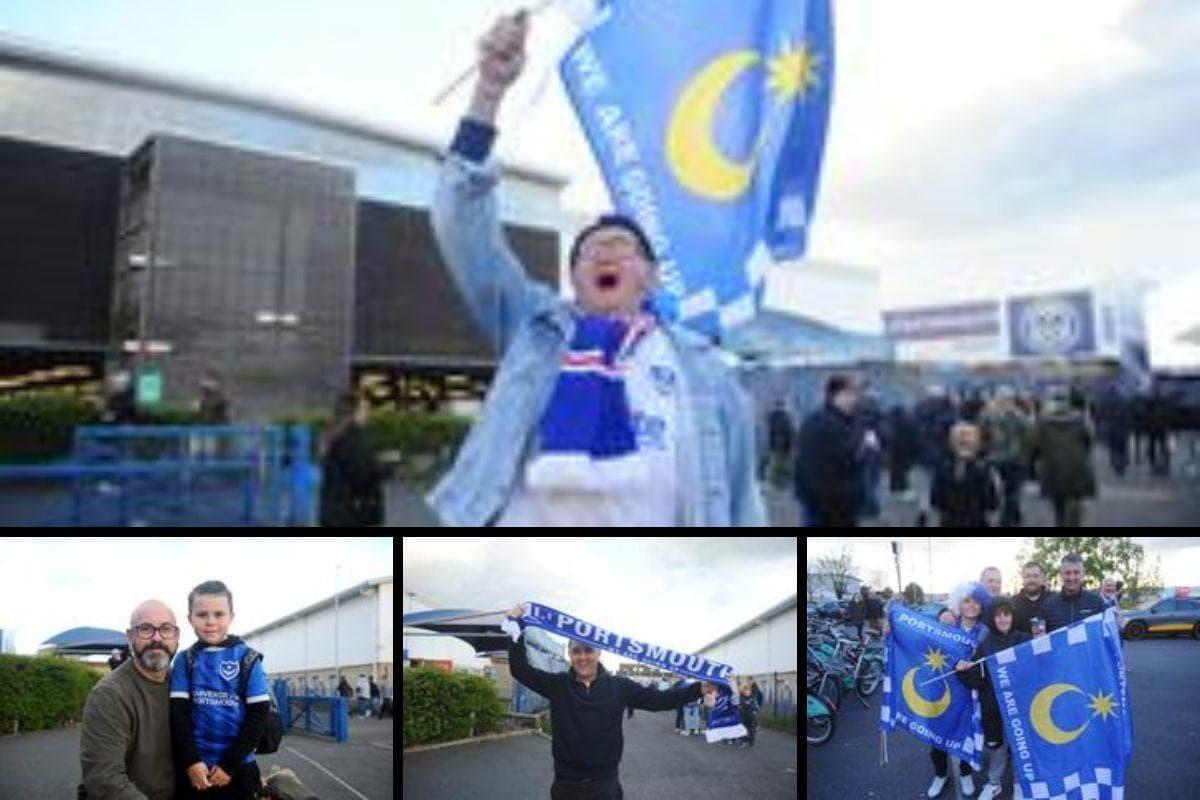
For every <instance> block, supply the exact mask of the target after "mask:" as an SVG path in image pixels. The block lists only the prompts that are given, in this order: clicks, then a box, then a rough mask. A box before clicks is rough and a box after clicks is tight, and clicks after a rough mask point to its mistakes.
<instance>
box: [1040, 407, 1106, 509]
mask: <svg viewBox="0 0 1200 800" xmlns="http://www.w3.org/2000/svg"><path fill="white" fill-rule="evenodd" d="M1033 456H1034V458H1035V459H1036V460H1037V463H1038V477H1039V478H1040V479H1041V484H1042V495H1043V496H1044V497H1059V498H1064V499H1068V500H1072V499H1082V498H1085V497H1095V496H1096V472H1095V469H1094V468H1093V467H1092V432H1091V429H1090V428H1089V426H1088V423H1087V420H1086V418H1085V417H1084V416H1083V415H1082V414H1080V413H1079V412H1077V411H1067V412H1064V413H1061V414H1047V415H1046V416H1044V417H1043V418H1042V419H1041V420H1040V421H1039V422H1038V424H1037V427H1036V429H1035V432H1034V437H1033Z"/></svg>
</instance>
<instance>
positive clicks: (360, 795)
mask: <svg viewBox="0 0 1200 800" xmlns="http://www.w3.org/2000/svg"><path fill="white" fill-rule="evenodd" d="M283 749H284V750H287V751H288V752H289V753H295V754H296V755H298V756H300V757H301V758H303V759H304V760H305V761H307V762H308V763H310V764H312V765H313V766H314V767H316V768H317V769H319V770H321V772H324V773H325V774H326V775H328V776H329V777H331V778H333V779H334V780H335V781H337V782H338V783H340V784H341V785H342V786H345V787H346V788H347V789H348V790H350V793H351V794H353V795H354V796H355V797H358V798H361V800H370V798H369V797H367V796H366V795H365V794H363V793H362V792H360V791H359V790H358V789H355V788H354V787H353V786H351V785H350V784H348V783H346V782H345V781H344V780H342V779H341V778H339V777H338V776H337V775H334V774H333V773H332V772H330V771H329V770H327V769H326V768H325V767H323V766H321V765H320V764H318V763H317V762H316V761H313V760H312V759H311V758H309V757H308V756H306V755H304V753H301V752H300V751H299V750H297V749H295V748H293V747H288V746H287V745H284V746H283Z"/></svg>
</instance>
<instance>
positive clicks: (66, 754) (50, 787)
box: [0, 719, 395, 800]
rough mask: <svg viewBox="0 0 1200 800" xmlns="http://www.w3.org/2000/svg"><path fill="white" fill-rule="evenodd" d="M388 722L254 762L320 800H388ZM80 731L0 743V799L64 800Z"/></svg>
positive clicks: (299, 740) (75, 777)
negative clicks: (287, 772)
mask: <svg viewBox="0 0 1200 800" xmlns="http://www.w3.org/2000/svg"><path fill="white" fill-rule="evenodd" d="M392 726H393V723H392V720H390V719H389V720H383V721H376V720H373V719H367V720H359V719H351V720H350V741H349V742H347V743H346V744H335V743H332V742H328V741H323V740H319V739H315V738H312V737H307V736H303V735H299V734H289V735H287V736H285V737H284V739H283V746H282V747H281V748H280V751H279V752H278V753H275V754H274V755H269V756H259V757H258V763H259V768H260V769H261V770H262V773H263V775H264V776H265V775H267V774H268V773H269V772H270V771H271V765H273V764H278V765H279V766H280V767H287V768H289V769H292V770H294V771H295V773H296V775H297V776H299V778H300V780H301V781H303V782H304V783H305V785H307V786H308V787H309V788H310V789H312V790H313V792H315V793H316V795H317V797H319V798H320V799H321V800H391V798H392V797H393V793H394V791H395V789H394V788H393V785H392V773H393V769H394V766H395V762H394V756H393V755H392ZM79 781H80V773H79V730H78V729H77V728H75V729H66V730H54V731H39V732H37V733H28V734H21V735H18V736H6V737H0V798H5V800H8V799H9V798H13V799H14V800H15V799H16V798H20V800H63V798H73V797H75V787H76V786H78V785H79Z"/></svg>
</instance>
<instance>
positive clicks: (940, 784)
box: [925, 775, 946, 800]
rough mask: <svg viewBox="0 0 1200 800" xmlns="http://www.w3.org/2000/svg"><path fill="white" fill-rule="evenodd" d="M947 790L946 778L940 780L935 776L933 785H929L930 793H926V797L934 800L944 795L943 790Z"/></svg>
mask: <svg viewBox="0 0 1200 800" xmlns="http://www.w3.org/2000/svg"><path fill="white" fill-rule="evenodd" d="M945 788H946V778H945V776H942V777H940V778H939V777H937V776H936V775H935V776H933V783H931V784H929V791H928V792H926V793H925V796H926V797H928V798H931V800H932V798H934V797H937V796H938V795H940V794H941V793H942V790H943V789H945Z"/></svg>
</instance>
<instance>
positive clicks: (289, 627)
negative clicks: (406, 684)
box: [246, 592, 391, 673]
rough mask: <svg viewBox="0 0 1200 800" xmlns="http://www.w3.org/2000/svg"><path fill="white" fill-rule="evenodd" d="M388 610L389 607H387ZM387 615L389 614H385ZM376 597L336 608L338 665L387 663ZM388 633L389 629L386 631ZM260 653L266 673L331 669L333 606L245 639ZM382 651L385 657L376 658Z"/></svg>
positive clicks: (389, 658) (361, 597)
mask: <svg viewBox="0 0 1200 800" xmlns="http://www.w3.org/2000/svg"><path fill="white" fill-rule="evenodd" d="M389 608H390V604H389ZM389 614H390V611H389ZM382 616H383V615H382V614H381V613H380V612H379V601H378V594H377V593H376V592H371V594H370V595H369V596H363V595H359V596H358V597H354V598H351V599H350V600H347V601H345V602H342V603H339V606H338V648H337V650H338V655H339V659H338V660H339V663H341V664H342V665H347V664H372V663H375V662H376V661H377V660H378V661H385V660H387V661H390V660H391V643H390V633H389V641H388V645H387V648H386V651H385V650H384V649H382V648H380V647H379V645H378V642H379V638H378V636H379V632H380V629H381V625H382V621H381V620H382ZM389 632H390V628H389ZM246 641H247V642H248V643H249V644H250V646H251V647H253V648H254V649H256V650H258V651H260V652H261V653H262V654H263V661H264V665H265V667H266V669H267V672H271V673H275V672H299V671H305V672H307V671H313V670H324V669H332V668H333V666H334V609H333V606H330V607H328V608H325V609H322V610H320V611H317V612H315V613H313V614H308V615H305V616H303V617H299V618H297V619H295V620H293V621H291V622H288V623H285V624H284V625H281V626H279V627H276V628H271V629H270V630H267V631H263V632H262V633H258V634H255V635H254V636H250V637H247V640H246ZM384 652H386V653H387V656H388V657H387V658H386V659H384V658H378V659H377V658H376V654H377V653H379V654H382V653H384Z"/></svg>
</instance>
